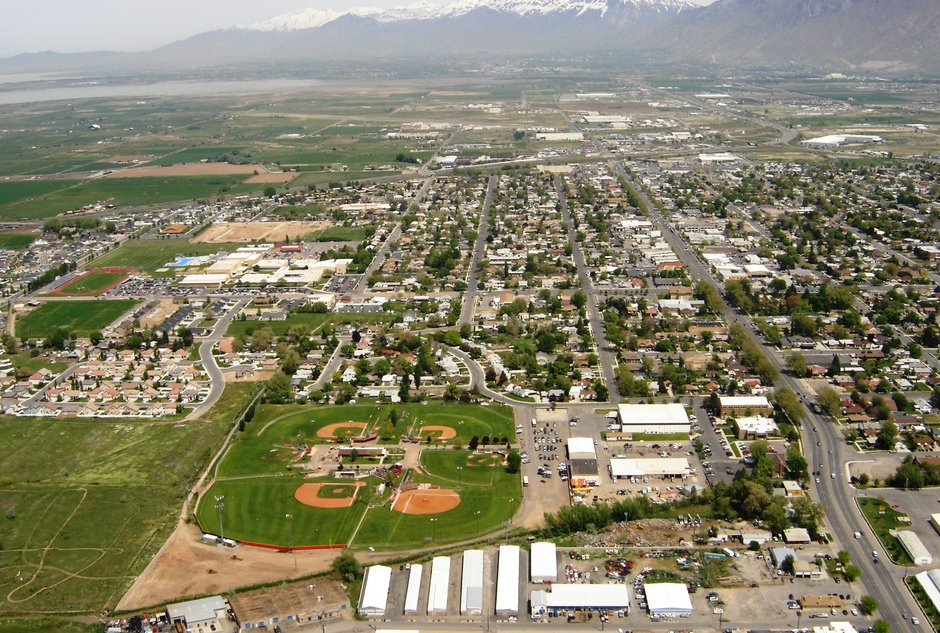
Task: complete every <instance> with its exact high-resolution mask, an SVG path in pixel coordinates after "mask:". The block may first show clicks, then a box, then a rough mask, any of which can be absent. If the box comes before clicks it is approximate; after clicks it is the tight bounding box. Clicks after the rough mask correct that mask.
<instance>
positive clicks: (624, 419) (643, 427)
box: [617, 402, 692, 435]
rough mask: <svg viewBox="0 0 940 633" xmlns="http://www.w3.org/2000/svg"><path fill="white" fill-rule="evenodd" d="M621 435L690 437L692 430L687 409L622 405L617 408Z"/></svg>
mask: <svg viewBox="0 0 940 633" xmlns="http://www.w3.org/2000/svg"><path fill="white" fill-rule="evenodd" d="M617 412H618V414H619V416H620V431H621V433H655V434H673V433H681V434H684V435H688V434H689V432H690V431H691V430H692V424H691V422H689V415H688V414H687V413H686V411H685V407H683V406H682V405H681V404H678V403H674V402H673V403H669V404H621V405H618V407H617Z"/></svg>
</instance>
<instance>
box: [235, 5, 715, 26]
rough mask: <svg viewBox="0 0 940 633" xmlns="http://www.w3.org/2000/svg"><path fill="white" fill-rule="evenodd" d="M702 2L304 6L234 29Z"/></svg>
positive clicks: (658, 8)
mask: <svg viewBox="0 0 940 633" xmlns="http://www.w3.org/2000/svg"><path fill="white" fill-rule="evenodd" d="M697 6H698V5H696V4H694V3H692V2H689V1H688V0H610V1H609V2H608V0H453V2H450V3H447V4H444V5H438V4H434V3H431V2H417V3H415V4H410V5H407V6H402V7H395V8H391V9H381V8H377V7H357V8H353V9H349V10H347V11H335V10H332V9H327V10H322V9H315V8H309V9H302V10H300V11H294V12H292V13H285V14H283V15H278V16H275V17H273V18H270V19H268V20H264V21H262V22H255V23H252V24H241V25H238V26H235V27H233V28H234V29H239V30H247V31H276V32H285V31H300V30H304V29H315V28H319V27H321V26H324V25H326V24H329V23H330V22H333V21H335V20H338V19H339V18H342V17H345V16H355V17H359V18H369V19H371V20H374V21H376V22H379V23H389V22H402V21H408V20H421V21H423V20H439V19H446V18H456V17H460V16H463V15H467V14H468V13H471V12H472V11H476V10H478V9H489V10H490V11H495V12H497V13H502V14H515V15H517V16H520V17H527V16H550V15H562V14H564V15H574V16H580V15H584V14H593V15H596V16H598V17H604V16H605V15H606V14H607V12H608V11H609V10H610V9H612V8H630V9H635V10H637V11H643V12H654V13H664V14H677V13H679V12H680V11H683V10H686V9H692V8H695V7H697Z"/></svg>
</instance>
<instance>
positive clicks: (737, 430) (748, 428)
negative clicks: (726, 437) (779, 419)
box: [734, 416, 780, 440]
mask: <svg viewBox="0 0 940 633" xmlns="http://www.w3.org/2000/svg"><path fill="white" fill-rule="evenodd" d="M779 432H780V429H778V428H777V423H776V422H774V420H773V418H765V417H760V416H756V417H747V418H735V419H734V436H735V437H736V438H738V439H739V440H757V439H763V438H765V437H774V436H776V435H777V434H778V433H779Z"/></svg>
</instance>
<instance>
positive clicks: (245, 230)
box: [193, 221, 330, 244]
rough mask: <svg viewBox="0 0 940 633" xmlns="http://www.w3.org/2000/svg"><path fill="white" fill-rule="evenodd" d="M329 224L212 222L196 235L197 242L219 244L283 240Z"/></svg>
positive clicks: (320, 228)
mask: <svg viewBox="0 0 940 633" xmlns="http://www.w3.org/2000/svg"><path fill="white" fill-rule="evenodd" d="M328 226H330V224H329V222H306V221H296V222H238V223H234V224H226V223H219V224H213V225H212V226H210V227H209V228H208V229H206V230H205V231H203V232H202V233H201V234H200V235H199V236H197V237H196V238H195V239H194V240H193V242H194V243H197V244H221V243H232V242H249V241H252V240H260V241H262V242H283V241H284V238H286V237H290V239H292V240H293V239H296V238H300V237H303V236H304V235H307V234H308V233H313V232H315V231H321V230H323V229H325V228H326V227H328Z"/></svg>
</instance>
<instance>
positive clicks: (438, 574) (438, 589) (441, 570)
mask: <svg viewBox="0 0 940 633" xmlns="http://www.w3.org/2000/svg"><path fill="white" fill-rule="evenodd" d="M449 586H450V558H449V557H447V556H435V557H434V559H433V560H432V561H431V589H430V591H429V592H428V615H447V590H448V587H449Z"/></svg>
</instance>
